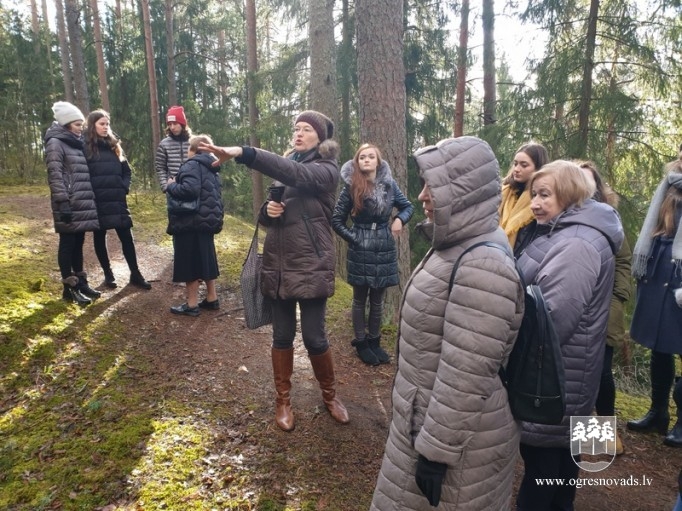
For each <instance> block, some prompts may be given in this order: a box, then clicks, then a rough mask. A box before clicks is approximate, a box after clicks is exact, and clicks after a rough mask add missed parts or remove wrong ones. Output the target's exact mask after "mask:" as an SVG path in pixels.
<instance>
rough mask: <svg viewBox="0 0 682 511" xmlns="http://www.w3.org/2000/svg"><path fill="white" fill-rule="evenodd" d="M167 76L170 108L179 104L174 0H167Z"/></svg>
mask: <svg viewBox="0 0 682 511" xmlns="http://www.w3.org/2000/svg"><path fill="white" fill-rule="evenodd" d="M165 12H166V67H167V69H166V74H167V77H168V78H167V79H168V106H172V105H177V104H178V85H177V80H176V79H175V41H174V39H173V0H166V4H165Z"/></svg>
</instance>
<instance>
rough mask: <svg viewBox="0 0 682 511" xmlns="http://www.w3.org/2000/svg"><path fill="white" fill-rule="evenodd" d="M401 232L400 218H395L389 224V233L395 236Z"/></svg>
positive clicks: (401, 223)
mask: <svg viewBox="0 0 682 511" xmlns="http://www.w3.org/2000/svg"><path fill="white" fill-rule="evenodd" d="M401 232H403V222H402V221H401V220H400V218H396V219H395V220H393V223H392V224H391V234H393V236H394V237H396V238H397V237H398V236H400V233H401Z"/></svg>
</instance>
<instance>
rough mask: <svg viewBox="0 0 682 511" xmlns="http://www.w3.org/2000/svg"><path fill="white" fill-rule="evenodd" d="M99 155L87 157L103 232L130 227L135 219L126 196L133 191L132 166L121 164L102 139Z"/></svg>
mask: <svg viewBox="0 0 682 511" xmlns="http://www.w3.org/2000/svg"><path fill="white" fill-rule="evenodd" d="M97 149H98V152H97V153H95V154H87V153H86V158H87V161H88V168H89V169H90V182H91V183H92V189H93V190H94V192H95V202H96V204H97V216H98V217H99V228H100V229H120V228H124V229H125V228H128V229H129V228H131V227H132V226H133V219H132V218H131V216H130V211H129V210H128V202H127V200H126V196H127V195H128V191H129V190H130V179H131V175H130V174H131V172H130V165H129V164H128V162H127V161H125V160H124V161H121V160H120V159H119V158H118V156H117V155H116V153H115V152H114V151H113V150H112V149H111V146H110V145H109V144H108V143H107V142H105V141H104V140H102V139H100V140H98V141H97Z"/></svg>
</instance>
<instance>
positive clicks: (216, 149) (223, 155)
mask: <svg viewBox="0 0 682 511" xmlns="http://www.w3.org/2000/svg"><path fill="white" fill-rule="evenodd" d="M199 150H200V151H209V152H212V153H213V154H214V155H215V157H216V158H218V159H217V160H216V161H214V162H213V163H212V165H213V166H214V167H217V166H218V165H220V164H221V163H225V162H226V161H229V160H231V159H233V158H239V157H240V156H241V155H242V153H243V150H242V148H241V147H240V146H233V147H220V146H217V145H213V144H204V143H203V142H200V143H199Z"/></svg>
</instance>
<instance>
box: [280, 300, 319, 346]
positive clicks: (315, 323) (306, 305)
mask: <svg viewBox="0 0 682 511" xmlns="http://www.w3.org/2000/svg"><path fill="white" fill-rule="evenodd" d="M297 303H298V306H299V308H300V310H301V336H302V337H303V344H304V345H305V348H306V350H308V354H309V355H321V354H322V353H324V352H325V351H327V349H329V341H328V340H327V333H326V331H325V315H326V313H327V299H326V298H315V299H312V300H295V299H294V300H273V301H272V347H273V348H276V349H280V350H286V349H289V348H291V347H292V346H293V345H294V337H296V304H297Z"/></svg>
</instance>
